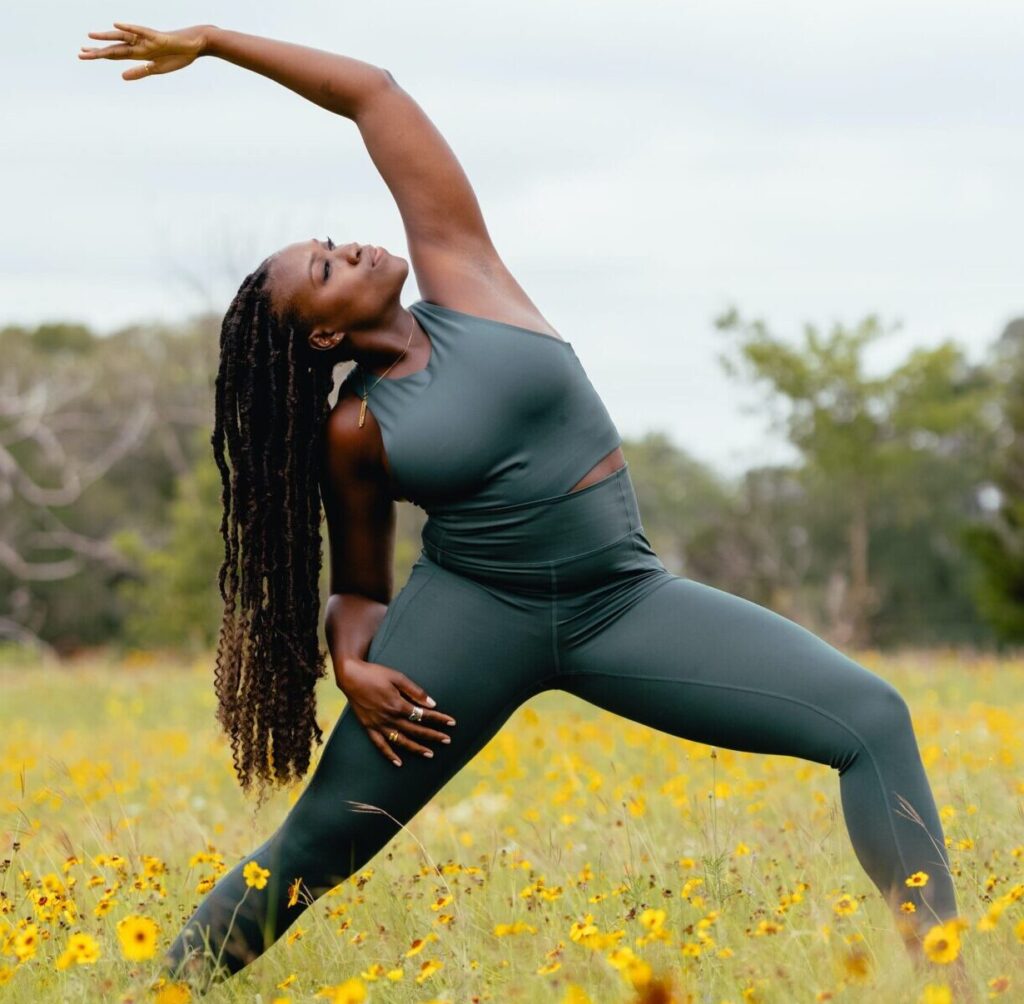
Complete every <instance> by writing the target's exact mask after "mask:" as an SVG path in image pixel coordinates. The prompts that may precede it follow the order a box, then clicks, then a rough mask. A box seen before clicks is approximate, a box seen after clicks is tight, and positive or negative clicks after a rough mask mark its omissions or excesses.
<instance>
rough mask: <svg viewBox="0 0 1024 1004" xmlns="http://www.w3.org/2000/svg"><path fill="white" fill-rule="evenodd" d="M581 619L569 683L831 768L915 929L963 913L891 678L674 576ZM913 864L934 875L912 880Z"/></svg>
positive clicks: (853, 822)
mask: <svg viewBox="0 0 1024 1004" xmlns="http://www.w3.org/2000/svg"><path fill="white" fill-rule="evenodd" d="M593 615H594V617H597V616H599V611H597V610H595V611H594V614H593ZM580 625H581V620H580V617H579V616H578V611H577V613H576V616H575V617H574V618H573V619H572V620H571V621H567V634H569V630H568V629H570V628H571V629H572V630H575V631H576V632H577V634H578V636H579V639H580V640H579V642H578V644H573V643H572V640H571V637H569V638H568V639H567V641H566V647H567V651H566V653H565V654H564V655H563V659H562V668H563V671H564V674H565V675H564V676H563V677H562V678H561V680H560V681H559V686H560V687H561V688H562V689H565V690H567V691H569V692H571V693H574V694H577V695H578V696H580V697H582V698H584V699H586V700H588V701H590V702H592V703H593V704H596V705H599V706H600V707H603V708H606V709H608V710H610V711H612V712H615V713H617V714H620V715H624V716H626V717H627V718H631V719H634V720H636V721H638V722H642V723H644V724H646V725H650V726H652V727H654V728H657V729H660V730H662V731H664V732H668V733H671V734H672V735H677V736H681V737H684V738H687V739H691V740H694V741H696V742H703V743H709V744H713V745H716V746H722V747H726V748H729V749H735V750H743V751H748V752H755V753H773V754H782V755H787V756H795V757H801V758H803V759H806V760H813V761H815V762H817V763H822V764H828V765H830V766H832V767H834V768H836V769H837V770H838V771H839V787H840V794H841V800H842V805H843V813H844V816H845V820H846V826H847V829H848V830H849V834H850V839H851V842H852V844H853V848H854V851H855V853H856V855H857V858H858V860H859V861H860V863H861V865H862V866H863V868H864V870H865V871H866V872H867V874H868V875H869V876H870V877H871V879H872V880H873V882H874V883H875V885H876V886H877V887H878V888H879V889H880V890H881V892H882V893H883V895H884V896H885V898H886V900H887V902H888V903H889V904H890V906H891V907H893V908H894V909H896V908H898V904H900V903H902V902H905V901H910V902H912V903H913V904H914V905H915V907H916V910H917V912H916V913H915V914H913V915H911V916H912V918H913V926H914V927H916V928H919V929H920V928H926V927H929V926H931V925H932V924H934V923H936V922H938V921H939V920H946V919H949V918H951V917H953V916H955V915H956V913H957V905H956V899H955V896H954V889H953V882H952V879H951V877H950V874H949V862H948V858H947V855H946V850H945V843H944V838H943V833H942V826H941V824H940V822H939V817H938V813H937V811H936V807H935V802H934V799H933V796H932V792H931V788H930V787H929V784H928V779H927V777H926V775H925V771H924V766H923V764H922V762H921V757H920V753H919V751H918V746H917V741H916V738H915V735H914V730H913V726H912V723H911V718H910V712H909V710H908V708H907V704H906V702H905V701H904V699H903V698H902V697H901V695H900V694H899V692H898V691H897V690H896V689H895V688H894V687H893V686H892V685H891V684H890V683H888V682H887V681H885V680H884V679H882V678H881V677H879V676H877V675H876V674H874V673H872V672H870V671H869V670H867V669H865V668H864V667H862V666H860V665H859V664H858V663H856V662H854V661H853V660H852V659H850V658H848V657H847V656H845V655H843V654H842V653H841V652H839V651H838V650H837V649H835V648H833V647H832V646H831V645H829V644H828V643H827V642H825V641H824V640H822V639H821V638H818V637H817V636H816V635H814V634H813V633H811V632H810V631H808V630H806V629H805V628H803V627H801V626H800V625H798V624H796V623H795V622H794V621H791V620H789V619H788V618H786V617H783V616H782V615H780V614H777V613H775V612H773V611H772V610H769V609H768V608H766V607H763V606H760V605H759V604H756V603H752V602H750V601H749V600H745V599H743V598H742V597H738V596H734V595H732V594H730V593H727V592H724V591H722V590H719V589H715V588H713V587H711V586H708V585H705V584H703V583H700V582H696V581H694V580H692V579H685V578H680V577H677V576H673V578H672V580H671V581H669V582H667V583H666V584H665V585H663V586H661V587H660V588H658V589H657V590H655V591H654V592H652V593H651V594H650V595H648V596H645V597H644V598H643V599H641V600H640V601H639V602H638V603H637V604H636V605H634V606H633V607H631V608H630V609H629V610H628V611H627V612H626V613H625V614H623V615H622V616H621V617H619V618H618V619H617V620H614V621H613V622H612V623H611V624H609V625H607V626H606V627H604V628H603V629H602V630H601V631H599V632H597V633H596V634H595V633H593V632H589V631H586V630H581V627H580ZM918 871H921V872H926V873H927V874H928V876H929V879H928V882H927V884H926V885H924V886H923V887H919V888H916V887H908V886H906V885H905V881H904V880H905V879H906V878H907V877H908V876H910V875H912V874H913V873H915V872H918ZM900 919H902V915H901V917H900ZM900 929H901V931H903V933H904V936H905V937H906V936H907V933H908V932H907V929H906V927H905V925H903V924H901V925H900Z"/></svg>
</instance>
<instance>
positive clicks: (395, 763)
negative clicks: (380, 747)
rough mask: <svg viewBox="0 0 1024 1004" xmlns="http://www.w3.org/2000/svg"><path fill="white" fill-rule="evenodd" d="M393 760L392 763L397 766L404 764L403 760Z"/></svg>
mask: <svg viewBox="0 0 1024 1004" xmlns="http://www.w3.org/2000/svg"><path fill="white" fill-rule="evenodd" d="M391 762H392V763H393V764H394V765H395V766H396V767H401V766H402V761H401V760H392V761H391Z"/></svg>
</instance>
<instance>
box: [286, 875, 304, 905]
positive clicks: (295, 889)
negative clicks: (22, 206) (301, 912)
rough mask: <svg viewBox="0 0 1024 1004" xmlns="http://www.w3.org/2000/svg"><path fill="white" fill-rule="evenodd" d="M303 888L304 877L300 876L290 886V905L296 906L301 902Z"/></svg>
mask: <svg viewBox="0 0 1024 1004" xmlns="http://www.w3.org/2000/svg"><path fill="white" fill-rule="evenodd" d="M301 886H302V876H301V875H300V876H299V877H298V878H297V879H296V880H295V881H294V882H293V883H292V884H291V885H290V886H288V905H289V906H295V904H296V903H298V901H299V889H300V888H301Z"/></svg>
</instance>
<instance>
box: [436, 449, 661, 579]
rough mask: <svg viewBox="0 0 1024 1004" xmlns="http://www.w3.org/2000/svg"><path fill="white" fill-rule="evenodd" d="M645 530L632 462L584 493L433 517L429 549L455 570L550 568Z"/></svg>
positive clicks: (440, 561) (585, 489)
mask: <svg viewBox="0 0 1024 1004" xmlns="http://www.w3.org/2000/svg"><path fill="white" fill-rule="evenodd" d="M640 528H641V524H640V510H639V506H638V504H637V497H636V492H635V490H634V488H633V482H632V479H631V478H630V474H629V464H628V463H626V464H625V466H623V467H620V468H619V469H618V470H617V471H613V472H612V473H611V474H609V475H608V476H607V477H605V478H602V479H601V480H600V481H595V482H594V483H593V484H591V485H587V487H586V488H581V489H580V490H579V491H575V492H566V493H564V494H562V495H552V496H550V497H548V498H544V499H536V500H534V501H531V502H521V503H517V504H515V505H508V506H499V507H496V508H489V509H477V510H472V511H468V512H461V513H457V514H452V515H436V514H435V515H431V516H429V517H428V519H427V521H426V523H425V524H424V526H423V530H422V533H421V537H422V541H423V550H424V551H425V552H426V554H427V556H428V557H429V558H431V559H432V560H433V561H435V562H437V563H438V564H440V565H444V566H445V567H448V568H453V569H455V570H461V569H473V568H480V569H484V568H489V569H496V568H499V567H510V568H514V567H527V566H540V565H543V566H550V565H552V564H560V563H563V562H567V561H571V560H573V559H576V558H579V557H582V556H583V555H586V554H590V553H591V552H594V551H597V550H600V549H601V548H604V547H607V546H609V545H610V544H613V543H614V542H616V541H618V540H621V539H623V538H624V537H626V536H628V535H629V534H630V533H632V532H634V531H637V530H639V529H640Z"/></svg>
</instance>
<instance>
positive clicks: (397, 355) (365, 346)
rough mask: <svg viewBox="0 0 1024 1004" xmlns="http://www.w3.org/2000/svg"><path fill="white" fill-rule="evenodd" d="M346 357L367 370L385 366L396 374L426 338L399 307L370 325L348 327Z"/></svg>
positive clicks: (380, 368) (378, 373)
mask: <svg viewBox="0 0 1024 1004" xmlns="http://www.w3.org/2000/svg"><path fill="white" fill-rule="evenodd" d="M345 340H346V341H347V342H348V343H349V358H351V359H352V360H354V361H355V362H356V363H358V364H359V366H360V368H362V369H363V370H364V371H365V372H366V373H368V374H376V375H380V374H381V373H383V372H384V371H385V370H387V368H388V367H389V366H391V365H392V364H394V368H393V369H392V370H390V371H389V373H388V375H389V376H392V375H400V372H398V371H401V370H402V369H403V368H405V366H406V364H407V363H408V361H409V360H410V359H412V358H415V357H417V356H418V355H419V354H420V351H421V350H422V349H423V348H424V346H425V344H426V338H425V336H424V334H423V332H422V329H420V327H419V325H418V324H417V323H416V319H415V317H414V316H413V315H412V313H411V312H410V311H408V310H406V309H405V308H404V307H399V308H398V309H397V310H396V311H395V314H394V316H393V317H392V318H389V320H388V321H387V322H386V323H384V324H382V325H380V326H378V327H376V328H372V329H362V330H352V331H349V332H348V333H347V334H346V336H345Z"/></svg>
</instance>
